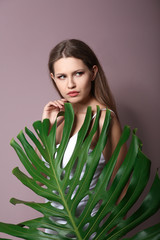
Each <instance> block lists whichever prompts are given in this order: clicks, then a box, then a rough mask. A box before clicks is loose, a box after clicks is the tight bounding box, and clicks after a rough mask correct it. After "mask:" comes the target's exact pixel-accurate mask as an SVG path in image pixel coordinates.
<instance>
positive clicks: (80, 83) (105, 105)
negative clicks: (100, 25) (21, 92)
mask: <svg viewBox="0 0 160 240" xmlns="http://www.w3.org/2000/svg"><path fill="white" fill-rule="evenodd" d="M48 66H49V71H50V77H51V79H52V81H53V84H54V86H55V87H56V89H57V91H58V92H59V94H60V96H61V99H60V100H56V101H50V102H49V103H48V104H47V105H46V106H45V107H44V111H43V115H42V120H43V119H45V118H48V119H49V120H50V127H52V125H53V124H54V122H55V120H56V118H57V114H58V113H59V112H60V111H64V103H65V102H70V103H71V104H72V107H73V110H74V114H75V120H74V124H73V128H72V132H71V136H70V140H69V143H68V146H67V149H66V152H65V155H64V159H63V162H62V166H63V167H65V166H66V165H67V163H68V161H69V159H70V157H71V154H72V152H73V149H74V146H75V144H76V140H77V133H78V131H79V129H80V128H81V126H82V124H83V121H84V118H85V114H86V110H87V107H88V106H91V107H92V112H93V117H92V124H93V123H94V119H95V118H94V117H95V115H96V105H99V106H100V109H101V115H100V121H99V128H98V131H97V132H96V134H95V135H94V137H93V140H92V144H91V147H90V148H91V149H90V150H91V151H92V149H93V148H94V147H95V145H96V143H97V141H98V138H99V136H100V132H101V130H102V126H103V122H104V118H105V112H106V109H110V110H111V124H110V130H109V138H108V141H107V144H106V146H105V148H104V151H103V154H102V155H101V159H100V161H99V165H98V167H97V170H96V173H95V175H94V181H93V183H92V184H91V188H94V186H95V184H96V181H97V180H98V177H99V175H100V172H101V171H102V169H103V167H104V165H105V164H106V163H107V162H108V160H109V158H110V157H111V155H112V153H113V151H114V149H115V147H116V145H117V143H118V141H119V138H120V136H121V126H120V122H119V119H118V114H117V111H116V106H115V102H114V99H113V97H112V94H111V91H110V89H109V86H108V83H107V80H106V77H105V74H104V71H103V69H102V67H101V65H100V63H99V61H98V59H97V57H96V55H95V54H94V52H93V51H92V50H91V49H90V47H89V46H88V45H86V44H85V43H84V42H82V41H80V40H76V39H70V40H66V41H63V42H60V43H59V44H58V45H57V46H56V47H55V48H53V49H52V51H51V53H50V56H49V63H48ZM57 121H58V124H57V125H58V127H57V132H56V144H57V145H58V144H60V142H61V138H62V132H63V127H64V119H63V117H58V119H57ZM125 154H126V146H125V145H124V146H123V147H122V149H121V151H120V154H119V157H118V160H117V163H116V166H115V169H114V172H113V175H112V178H111V181H113V178H114V176H115V174H116V172H117V170H118V169H119V167H120V165H121V163H122V161H123V159H124V156H125ZM84 171H85V170H84ZM124 193H125V190H124V191H123V193H122V194H121V196H120V198H119V200H118V201H120V200H121V199H122V197H123V195H124ZM86 201H87V199H84V202H82V204H81V207H80V211H81V210H83V208H84V206H85V202H86ZM57 207H58V206H57Z"/></svg>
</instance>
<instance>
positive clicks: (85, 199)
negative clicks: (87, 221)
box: [75, 195, 89, 217]
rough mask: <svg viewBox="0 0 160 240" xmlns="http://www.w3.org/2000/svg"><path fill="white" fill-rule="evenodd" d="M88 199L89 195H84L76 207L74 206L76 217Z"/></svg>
mask: <svg viewBox="0 0 160 240" xmlns="http://www.w3.org/2000/svg"><path fill="white" fill-rule="evenodd" d="M88 200H89V195H86V196H85V197H84V198H82V200H81V201H80V202H79V204H78V206H77V208H76V212H75V216H76V217H80V215H81V214H82V212H83V210H84V209H85V206H86V204H87V202H88Z"/></svg>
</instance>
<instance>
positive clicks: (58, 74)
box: [55, 68, 85, 76]
mask: <svg viewBox="0 0 160 240" xmlns="http://www.w3.org/2000/svg"><path fill="white" fill-rule="evenodd" d="M80 71H85V70H84V69H83V68H80V69H77V70H75V71H73V72H72V74H74V73H76V72H80ZM55 75H56V76H60V75H67V74H66V73H56V74H55Z"/></svg>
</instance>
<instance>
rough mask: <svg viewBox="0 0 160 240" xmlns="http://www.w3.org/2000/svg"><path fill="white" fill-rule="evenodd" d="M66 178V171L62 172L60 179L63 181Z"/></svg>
mask: <svg viewBox="0 0 160 240" xmlns="http://www.w3.org/2000/svg"><path fill="white" fill-rule="evenodd" d="M64 176H65V170H63V171H62V173H61V176H60V179H61V180H63V179H64Z"/></svg>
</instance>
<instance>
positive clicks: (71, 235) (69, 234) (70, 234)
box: [66, 233, 77, 239]
mask: <svg viewBox="0 0 160 240" xmlns="http://www.w3.org/2000/svg"><path fill="white" fill-rule="evenodd" d="M66 237H68V238H70V239H77V237H76V235H75V234H74V233H67V234H66Z"/></svg>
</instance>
